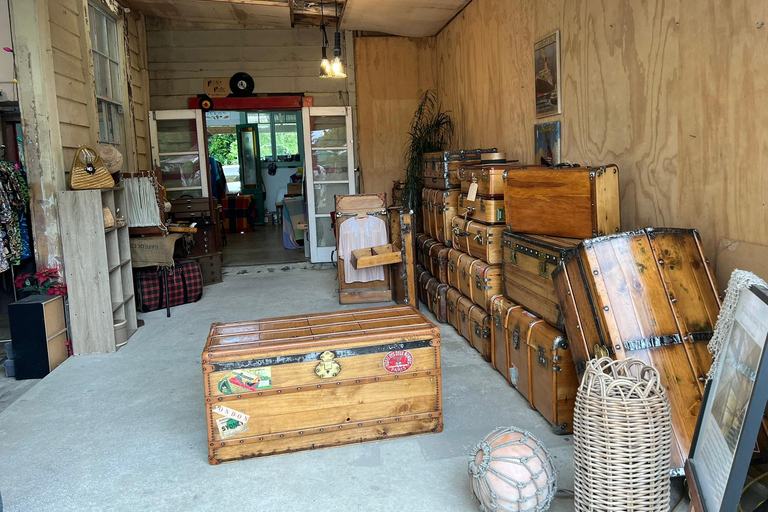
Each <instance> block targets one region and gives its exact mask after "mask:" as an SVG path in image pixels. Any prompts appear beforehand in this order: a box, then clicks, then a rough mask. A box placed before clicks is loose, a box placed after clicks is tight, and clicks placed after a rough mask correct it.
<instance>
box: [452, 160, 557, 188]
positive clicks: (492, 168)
mask: <svg viewBox="0 0 768 512" xmlns="http://www.w3.org/2000/svg"><path fill="white" fill-rule="evenodd" d="M483 156H484V157H486V156H489V155H483ZM515 169H546V167H545V166H543V165H532V166H526V165H520V164H519V163H517V160H515V161H512V162H496V163H481V164H479V165H464V166H462V168H461V170H460V171H459V174H460V176H461V178H462V181H461V193H462V194H465V195H469V192H470V188H471V186H472V184H473V183H474V184H476V187H477V189H476V194H477V195H478V196H480V197H487V198H500V199H504V173H506V172H507V171H511V170H515Z"/></svg>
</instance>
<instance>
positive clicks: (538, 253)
mask: <svg viewBox="0 0 768 512" xmlns="http://www.w3.org/2000/svg"><path fill="white" fill-rule="evenodd" d="M501 240H502V242H501V251H502V265H503V273H504V295H506V296H507V297H509V298H510V299H512V301H514V302H516V303H517V304H520V305H522V306H523V307H524V308H525V309H527V310H529V311H531V312H533V313H535V314H536V315H538V316H540V317H542V318H543V319H544V320H546V321H547V322H549V323H550V324H552V325H554V326H555V327H557V328H558V329H560V330H561V331H562V330H564V329H565V326H564V325H563V317H562V314H561V313H560V305H559V304H558V302H557V294H556V293H555V283H554V282H553V281H552V271H553V270H554V269H555V268H557V266H558V265H559V264H560V262H562V261H563V259H564V258H565V257H566V256H568V255H569V254H570V253H572V252H574V251H575V250H576V246H577V245H578V244H579V243H580V242H581V240H576V239H573V238H555V237H551V236H543V235H521V234H519V233H512V232H510V231H504V232H503V233H502V234H501Z"/></svg>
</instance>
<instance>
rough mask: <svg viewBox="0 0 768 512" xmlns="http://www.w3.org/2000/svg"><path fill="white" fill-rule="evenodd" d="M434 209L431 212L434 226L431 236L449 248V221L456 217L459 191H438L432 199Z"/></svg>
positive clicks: (450, 237)
mask: <svg viewBox="0 0 768 512" xmlns="http://www.w3.org/2000/svg"><path fill="white" fill-rule="evenodd" d="M433 201H434V202H435V203H434V208H433V210H432V212H433V213H432V216H433V217H432V219H433V226H434V228H433V229H434V231H435V232H434V234H433V236H434V237H435V238H436V239H437V240H438V241H439V242H440V243H444V244H445V245H447V246H449V247H450V246H451V243H452V240H453V237H452V236H451V220H453V217H455V216H456V212H457V208H458V206H459V190H458V189H453V190H440V191H439V193H438V194H436V195H435V196H434V197H433Z"/></svg>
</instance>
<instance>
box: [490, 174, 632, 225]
mask: <svg viewBox="0 0 768 512" xmlns="http://www.w3.org/2000/svg"><path fill="white" fill-rule="evenodd" d="M504 182H505V190H504V203H505V208H506V220H507V225H508V226H509V228H510V230H512V231H513V232H516V233H531V234H536V235H549V236H561V237H566V238H591V237H596V236H603V235H610V234H613V233H618V232H619V230H620V228H621V218H620V214H619V168H618V167H616V166H615V165H609V166H606V167H565V168H559V169H556V168H551V169H539V168H527V169H519V170H511V171H508V172H507V173H506V176H505V178H504Z"/></svg>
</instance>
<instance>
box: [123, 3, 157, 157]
mask: <svg viewBox="0 0 768 512" xmlns="http://www.w3.org/2000/svg"><path fill="white" fill-rule="evenodd" d="M126 22H127V23H128V48H129V50H130V56H129V59H130V72H131V87H132V92H131V98H132V100H133V119H134V129H135V131H136V137H135V139H136V156H137V160H138V161H137V165H138V170H148V169H151V168H152V157H151V154H150V142H149V124H148V122H147V119H148V115H147V112H148V111H149V67H148V63H147V30H146V20H145V18H144V15H143V14H141V13H138V12H133V11H131V13H130V14H128V15H127V16H126Z"/></svg>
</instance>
